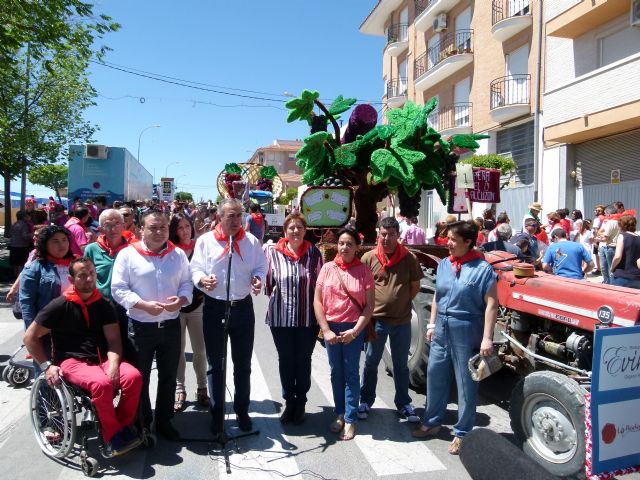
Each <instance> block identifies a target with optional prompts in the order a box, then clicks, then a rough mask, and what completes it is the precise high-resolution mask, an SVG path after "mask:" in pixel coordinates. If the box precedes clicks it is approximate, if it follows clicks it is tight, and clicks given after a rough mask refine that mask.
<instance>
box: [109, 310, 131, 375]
mask: <svg viewBox="0 0 640 480" xmlns="http://www.w3.org/2000/svg"><path fill="white" fill-rule="evenodd" d="M111 303H112V304H113V306H114V307H115V309H116V313H117V314H118V325H119V326H120V341H121V342H122V359H123V360H126V361H127V362H129V363H130V364H131V365H133V366H134V367H135V366H136V365H135V357H136V349H135V348H134V346H133V343H132V342H131V339H130V338H129V317H128V316H127V310H126V309H125V308H124V307H123V306H122V305H120V304H119V303H116V302H115V301H114V300H111Z"/></svg>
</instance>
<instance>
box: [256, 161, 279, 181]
mask: <svg viewBox="0 0 640 480" xmlns="http://www.w3.org/2000/svg"><path fill="white" fill-rule="evenodd" d="M276 175H278V172H277V171H276V169H275V167H272V166H271V165H269V166H267V167H262V168H261V169H260V178H268V179H269V180H271V179H273V178H274V177H275V176H276Z"/></svg>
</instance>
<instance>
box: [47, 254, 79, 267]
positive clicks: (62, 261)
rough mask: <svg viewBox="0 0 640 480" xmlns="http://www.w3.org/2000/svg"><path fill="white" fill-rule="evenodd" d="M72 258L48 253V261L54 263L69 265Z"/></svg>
mask: <svg viewBox="0 0 640 480" xmlns="http://www.w3.org/2000/svg"><path fill="white" fill-rule="evenodd" d="M71 260H73V259H71V258H56V257H52V256H51V255H47V262H50V263H53V264H54V265H62V266H64V267H68V266H69V264H70V263H71Z"/></svg>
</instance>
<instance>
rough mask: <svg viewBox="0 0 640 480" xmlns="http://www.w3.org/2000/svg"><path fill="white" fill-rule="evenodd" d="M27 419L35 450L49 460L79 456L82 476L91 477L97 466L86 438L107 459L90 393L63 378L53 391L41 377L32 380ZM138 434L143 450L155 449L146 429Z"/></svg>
mask: <svg viewBox="0 0 640 480" xmlns="http://www.w3.org/2000/svg"><path fill="white" fill-rule="evenodd" d="M118 400H119V395H118V396H117V397H116V398H115V399H114V405H117V401H118ZM29 416H30V418H31V425H32V427H33V433H34V434H35V437H36V441H37V442H38V446H39V447H40V449H41V450H42V452H43V453H44V454H45V455H47V456H48V457H52V458H56V459H63V458H66V457H68V456H70V455H71V454H73V455H74V456H76V455H79V457H80V467H81V469H82V473H84V475H85V476H87V477H93V476H94V475H95V474H96V473H97V472H98V469H99V468H100V464H99V463H98V460H97V459H96V458H94V457H91V456H90V455H89V451H88V446H89V438H93V437H97V438H98V442H99V446H98V447H99V451H100V454H101V455H102V456H103V457H104V458H110V456H109V455H108V454H107V453H106V449H105V444H104V441H103V440H102V434H101V428H100V422H99V421H98V416H97V414H96V411H95V408H94V406H93V403H92V402H91V396H90V395H89V392H87V391H86V390H83V389H81V388H80V387H77V386H75V385H72V384H71V383H69V382H68V381H66V380H65V379H64V378H62V379H61V384H60V385H58V386H56V387H50V386H49V384H48V383H47V380H46V378H45V376H44V373H43V374H41V375H40V376H39V377H38V378H36V379H35V381H34V383H33V385H32V387H31V398H30V401H29ZM137 430H138V434H139V435H140V439H141V441H142V445H143V446H144V447H146V448H152V447H154V446H155V444H156V438H155V435H153V434H152V433H150V432H149V431H148V430H147V429H145V428H138V429H137ZM77 445H79V453H78V448H77Z"/></svg>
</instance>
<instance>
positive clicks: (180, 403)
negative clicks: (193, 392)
mask: <svg viewBox="0 0 640 480" xmlns="http://www.w3.org/2000/svg"><path fill="white" fill-rule="evenodd" d="M186 400H187V392H185V391H184V390H178V391H177V392H176V401H175V403H174V404H173V411H174V412H181V411H183V410H184V409H185V404H184V402H185V401H186Z"/></svg>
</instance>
